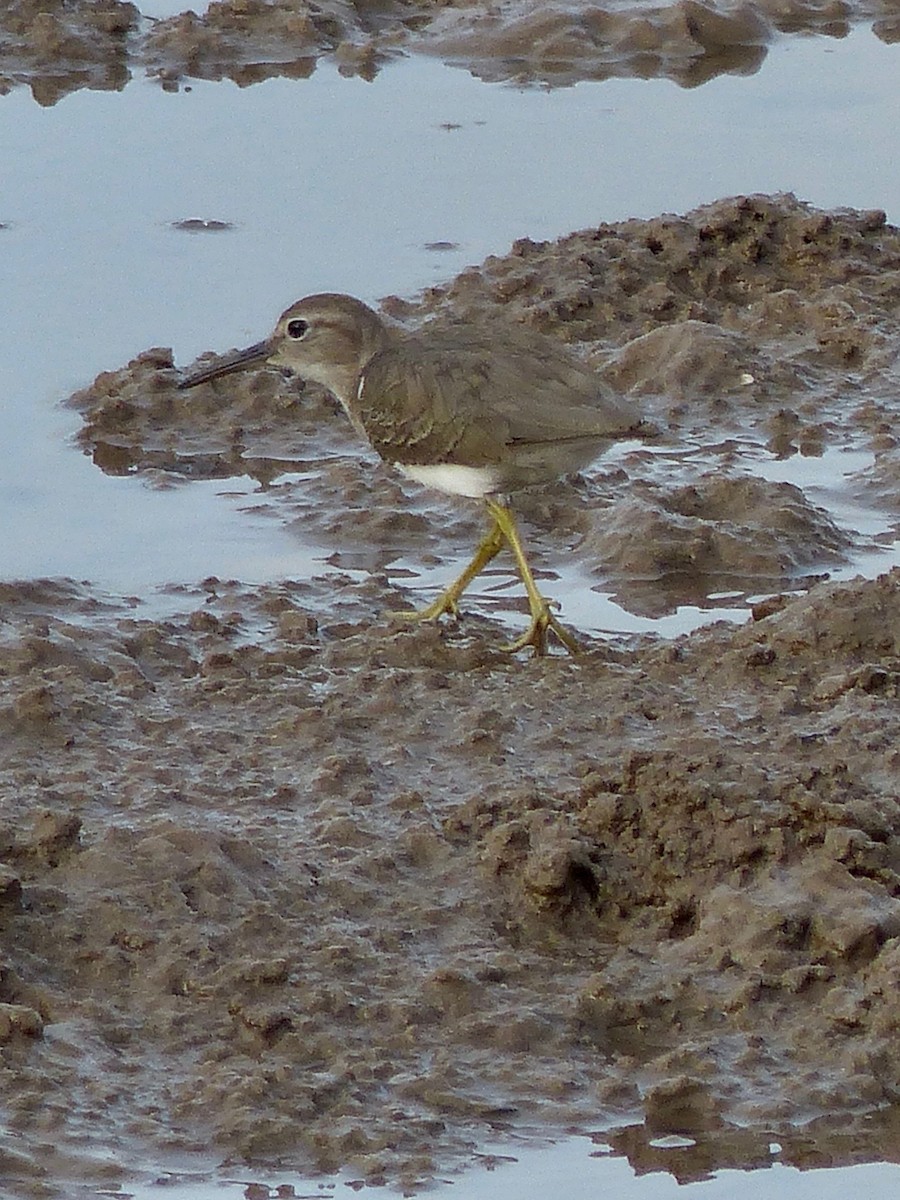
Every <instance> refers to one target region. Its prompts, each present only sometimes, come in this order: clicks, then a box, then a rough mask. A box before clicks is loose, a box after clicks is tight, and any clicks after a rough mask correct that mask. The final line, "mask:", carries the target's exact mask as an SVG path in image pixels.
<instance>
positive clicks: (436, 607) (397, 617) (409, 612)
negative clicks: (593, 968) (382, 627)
mask: <svg viewBox="0 0 900 1200" xmlns="http://www.w3.org/2000/svg"><path fill="white" fill-rule="evenodd" d="M445 615H446V616H448V617H453V619H454V620H455V621H458V620H459V605H458V604H457V602H456V597H455V596H452V595H451V594H450V593H449V592H443V593H442V594H441V595H440V596H438V598H437V600H434V601H432V603H431V604H429V605H426V607H425V608H409V609H402V610H400V611H394V612H388V613H385V616H386V617H387V618H388V620H389V621H404V622H407V623H409V624H412V623H414V622H415V623H418V622H421V621H437V620H439V619H440V618H441V617H443V616H445Z"/></svg>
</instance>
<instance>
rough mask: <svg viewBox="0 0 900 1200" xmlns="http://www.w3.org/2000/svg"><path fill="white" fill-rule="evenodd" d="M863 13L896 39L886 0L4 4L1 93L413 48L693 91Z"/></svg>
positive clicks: (240, 70)
mask: <svg viewBox="0 0 900 1200" xmlns="http://www.w3.org/2000/svg"><path fill="white" fill-rule="evenodd" d="M198 7H201V6H198ZM861 21H872V23H873V24H872V27H873V30H874V32H875V33H876V34H877V35H878V36H879V37H881V38H883V39H884V40H885V41H894V40H896V38H897V33H898V24H897V17H896V12H895V10H894V6H893V5H892V4H890V3H889V2H888V0H864V2H863V3H860V4H856V5H853V4H849V3H844V2H843V0H839V2H834V3H826V4H809V3H805V2H803V0H800V2H799V3H794V4H785V3H783V2H781V0H756V2H751V0H676V2H675V3H668V4H666V3H659V4H646V3H634V2H630V0H611V2H608V3H605V4H587V3H585V4H579V5H574V6H573V5H572V4H565V3H559V2H558V0H552V2H549V3H548V2H547V0H507V2H506V3H503V4H499V5H484V4H475V3H470V2H467V0H462V2H460V3H456V4H433V3H429V2H428V0H420V2H418V3H416V2H413V0H376V2H375V3H357V4H348V3H346V2H345V0H315V2H313V0H213V3H211V4H209V5H208V6H205V7H204V11H203V12H202V13H201V14H200V15H198V14H197V13H195V12H194V11H193V10H191V9H188V10H186V11H185V12H183V13H181V14H179V15H177V16H172V17H167V18H165V19H162V20H157V19H152V20H151V19H145V18H142V16H141V13H140V10H139V6H136V5H134V4H131V3H124V2H122V0H101V2H100V3H95V2H94V0H91V2H90V3H85V2H84V0H11V2H10V3H7V4H5V5H4V6H3V11H2V13H0V34H2V39H0V93H2V92H4V91H9V90H11V89H12V88H13V87H16V86H21V85H27V86H30V87H31V89H32V92H33V94H34V97H35V99H36V100H37V101H38V102H39V103H41V104H44V105H49V104H54V103H56V101H58V100H59V99H61V98H62V96H64V95H66V94H68V93H69V92H71V91H74V90H77V89H79V88H83V87H88V88H94V89H103V90H118V89H121V88H122V87H124V86H125V84H126V82H127V81H128V79H129V78H130V77H131V75H132V74H149V75H151V76H154V77H156V78H158V79H159V80H160V82H161V83H162V85H163V86H164V87H168V88H177V87H178V86H179V85H180V84H181V82H182V81H185V80H189V79H210V80H219V79H225V78H228V79H232V80H234V81H235V82H237V83H238V84H240V85H241V86H247V85H249V84H252V83H257V82H260V81H262V80H265V79H270V78H273V77H286V78H303V77H305V76H307V75H310V74H311V73H312V72H313V71H314V70H315V67H316V63H317V62H318V60H319V59H320V58H323V57H326V56H327V57H328V58H330V59H331V60H333V61H335V62H336V63H337V64H338V65H339V68H340V70H341V71H342V72H343V73H345V74H348V75H361V76H363V77H365V78H372V77H373V76H374V75H375V74H376V73H377V71H378V70H379V68H380V67H381V65H382V64H383V63H385V62H386V61H388V60H389V59H391V58H395V57H397V56H398V55H401V54H404V53H409V52H412V53H425V54H432V55H435V56H437V57H440V58H442V59H444V60H446V61H449V62H452V63H455V64H456V65H459V66H463V67H466V68H467V69H468V70H470V71H471V72H472V73H473V74H476V75H478V76H480V77H482V78H485V79H490V80H516V81H518V82H521V83H530V82H540V83H545V84H549V85H551V86H560V85H566V84H572V83H575V82H577V81H578V80H581V79H605V78H609V77H612V76H639V77H651V76H666V77H669V78H673V79H675V80H676V81H677V82H679V83H681V84H683V85H684V86H696V85H697V84H700V83H703V82H705V81H706V80H708V79H710V78H712V77H714V76H716V75H720V74H723V73H725V72H736V73H741V74H749V73H751V72H753V71H755V70H757V69H758V67H759V66H760V64H761V63H762V61H763V59H764V57H765V52H766V46H767V45H768V44H769V43H770V42H771V41H772V40H773V39H774V38H775V37H776V36H778V35H779V33H797V32H805V33H810V32H812V33H823V34H826V35H828V36H832V37H844V36H846V34H847V33H848V32H849V31H850V29H851V27H852V25H853V24H854V23H858V22H861Z"/></svg>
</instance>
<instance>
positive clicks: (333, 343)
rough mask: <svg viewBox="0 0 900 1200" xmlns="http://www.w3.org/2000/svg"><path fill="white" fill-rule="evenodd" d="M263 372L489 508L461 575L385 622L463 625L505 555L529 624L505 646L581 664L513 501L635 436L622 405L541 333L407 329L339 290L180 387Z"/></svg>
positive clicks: (409, 473)
mask: <svg viewBox="0 0 900 1200" xmlns="http://www.w3.org/2000/svg"><path fill="white" fill-rule="evenodd" d="M266 365H268V366H275V367H279V368H282V369H287V370H288V371H290V372H292V373H294V374H296V375H298V376H299V377H301V378H302V379H304V380H306V381H308V382H314V383H318V384H321V385H322V386H323V387H325V388H326V389H327V390H328V391H329V392H331V393H332V394H333V395H334V396H335V397H336V399H337V400H338V402H339V403H340V405H341V407H342V408H343V410H344V412H345V413H346V414H347V416H348V417H349V419H350V422H351V424H352V425H353V426H354V428H355V429H356V430H357V431H358V433H359V434H361V435H362V437H363V438H365V439H366V440H367V441H368V442H369V443H370V445H371V446H372V447H373V449H374V450H375V451H376V452H377V454H378V455H379V456H380V457H381V458H382V459H383V460H384V461H385V462H386V463H388V464H389V465H390V466H392V467H394V468H396V469H397V470H399V471H400V472H401V473H402V474H403V475H405V476H406V477H408V478H410V479H413V480H415V481H416V482H418V483H420V484H424V485H426V486H430V487H433V488H437V489H438V490H440V491H443V492H445V493H450V494H451V495H454V496H464V497H469V498H471V499H475V500H480V501H482V502H483V503H484V505H485V508H486V510H487V514H488V517H489V518H490V525H489V528H488V531H487V533H486V534H485V535H484V537H483V538H482V539H481V541H480V542H479V543H478V545H477V547H476V549H475V553H474V555H473V557H472V559H471V561H470V562H469V564H468V566H466V568H465V570H464V571H463V572H462V574H461V575H460V576H459V578H458V579H456V580H455V581H454V582H453V583H451V584H450V586H449V587H448V588H446V590H445V591H444V592H443V593H442V594H441V595H440V596H439V597H438V598H437V599H436V600H435V601H434V602H433V603H431V604H429V605H427V607H425V608H423V609H420V610H415V611H409V612H404V613H394V614H391V615H392V616H394V617H402V618H404V619H405V620H409V621H435V620H438V619H439V618H440V617H442V616H444V615H449V616H451V617H454V618H458V617H459V616H460V610H459V601H460V598H461V597H462V595H463V593H464V592H465V590H466V588H467V587H468V586H469V585H470V584H471V583H472V581H473V580H474V579H475V578H476V577H477V576H478V575H480V574H481V572H482V571H483V570H484V569H485V567H486V566H487V565H488V564H489V563H490V562H491V561H492V560H493V559H494V558H495V557H496V556H497V555H498V554H499V553H500V551H501V550H502V549H503V548H504V546H506V547H508V549H509V550H510V551H511V552H512V555H513V559H514V561H515V564H516V567H517V570H518V573H519V576H520V578H521V580H522V583H523V585H524V587H525V593H526V596H527V598H528V607H529V614H530V621H529V625H528V627H527V629H526V630H525V632H524V633H523V634H522V635H521V636H520V637H518V638H516V639H515V640H514V641H513V642H511V643H507V644H504V645H503V646H502V649H503V650H506V651H509V652H510V653H517V652H519V651H523V650H527V649H530V650H531V651H532V653H533V654H534V655H535V656H540V655H543V654H545V653H546V652H547V649H548V644H549V642H550V640H551V638H555V639H556V641H558V642H559V643H560V644H561V645H562V646H563V647H564V648H565V650H566V651H568V652H569V653H570V654H576V653H578V651H579V650H580V649H581V645H580V642H579V640H578V638H576V636H575V635H574V633H572V632H571V631H570V630H569V629H568V628H566V626H565V625H563V624H562V622H560V621H559V620H558V619H557V617H556V615H555V614H554V612H553V611H552V608H551V604H550V602H549V601H548V600H546V599H545V598H544V596H543V595H542V594H541V592H540V591H539V589H538V587H537V584H536V583H535V580H534V575H533V574H532V571H531V567H530V566H529V562H528V558H527V556H526V553H525V549H524V545H523V542H522V539H521V536H520V534H519V530H518V526H517V523H516V520H515V516H514V514H513V510H512V508H511V503H510V496H511V494H512V493H515V492H518V491H520V490H522V489H524V488H531V487H535V486H539V485H541V484H546V483H549V482H551V481H553V480H556V479H558V478H560V477H562V476H565V475H572V474H574V473H576V472H577V471H580V470H582V469H583V468H584V467H586V466H588V465H589V464H590V463H591V462H593V461H594V459H596V458H597V457H599V456H600V454H601V453H602V452H603V451H604V450H606V449H607V448H608V447H609V446H610V445H611V444H612V443H613V442H615V441H617V440H622V439H629V438H633V437H636V436H643V435H644V433H645V432H646V422H642V419H641V417H640V416H639V414H638V413H637V412H636V411H635V410H634V408H633V407H632V406H631V405H630V404H629V403H628V402H627V401H626V400H625V399H624V398H623V397H621V396H619V395H618V394H615V393H613V392H611V391H610V389H608V388H606V387H604V386H603V384H602V383H601V381H600V380H599V379H598V377H597V375H596V373H595V372H594V371H592V370H591V369H590V368H589V367H588V366H587V365H586V364H585V363H583V362H582V361H581V360H580V359H579V358H577V357H576V356H575V354H573V353H572V352H571V351H570V350H569V349H568V348H567V347H565V346H564V345H563V344H561V343H559V342H558V341H556V340H554V339H553V338H551V337H549V336H547V335H544V334H539V333H537V332H534V331H531V330H527V329H525V328H524V327H521V328H514V327H512V326H510V327H509V328H508V329H504V330H503V331H501V330H499V329H496V328H487V327H481V326H477V325H473V324H469V325H455V326H440V327H435V326H433V325H431V326H429V325H425V326H423V327H422V328H420V329H419V330H417V331H415V332H405V331H401V330H400V329H399V328H396V327H394V326H392V325H389V324H388V323H387V322H386V321H385V320H384V319H382V317H381V316H380V315H379V314H378V313H377V312H376V311H375V310H374V309H372V308H370V307H369V306H368V305H367V304H364V303H363V302H362V301H361V300H357V299H356V298H355V297H353V296H348V295H344V294H341V293H336V292H321V293H316V294H315V295H310V296H305V297H304V298H303V299H302V300H298V301H296V303H294V304H292V305H291V306H290V307H289V308H287V309H286V310H285V311H284V312H283V313H282V314H281V316H280V317H279V318H278V322H277V324H276V326H275V329H274V331H273V333H272V334H271V336H269V337H268V338H266V339H265V340H263V341H261V342H256V343H254V344H253V345H252V346H248V347H247V348H246V349H243V350H238V351H233V352H232V353H230V354H225V355H222V356H220V357H217V358H215V359H213V361H212V362H210V363H209V364H207V365H204V366H201V367H199V368H198V369H196V370H194V371H192V372H190V373H188V374H186V375H184V376H183V377H182V378H181V380H180V381H179V383H178V387H179V388H181V389H187V388H193V387H197V386H198V385H199V384H202V383H206V382H208V381H210V380H213V379H218V378H220V377H222V376H225V375H229V374H231V373H232V372H235V371H244V370H248V369H252V368H254V367H262V366H266Z"/></svg>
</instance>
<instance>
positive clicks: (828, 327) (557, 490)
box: [71, 196, 900, 615]
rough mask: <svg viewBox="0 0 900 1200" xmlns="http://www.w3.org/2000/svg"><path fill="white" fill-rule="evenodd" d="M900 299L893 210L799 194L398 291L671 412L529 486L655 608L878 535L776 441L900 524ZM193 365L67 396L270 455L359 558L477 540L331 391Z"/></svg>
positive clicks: (709, 211) (284, 505)
mask: <svg viewBox="0 0 900 1200" xmlns="http://www.w3.org/2000/svg"><path fill="white" fill-rule="evenodd" d="M898 306H900V233H898V231H897V230H896V229H895V228H894V227H892V226H890V225H888V224H886V222H885V219H884V214H882V213H859V212H852V211H846V210H842V211H836V212H822V211H819V210H816V209H814V208H812V207H810V206H809V205H807V204H804V203H802V202H800V201H798V200H797V199H796V198H795V197H793V196H750V197H737V198H732V199H728V200H723V201H719V202H717V203H716V204H713V205H708V206H705V207H703V208H700V209H697V210H695V211H693V212H690V213H688V214H686V215H684V216H674V215H671V216H662V217H658V218H655V219H652V220H644V221H626V222H621V223H618V224H614V225H602V226H600V227H598V228H597V229H592V230H587V231H583V232H581V233H577V234H573V235H571V236H569V237H566V238H563V239H561V240H560V241H557V242H552V243H545V244H536V243H533V242H529V241H522V242H519V243H517V244H516V245H515V246H514V247H513V249H512V251H511V252H510V254H508V255H507V256H505V257H502V258H492V259H489V260H488V261H487V262H486V263H485V264H484V265H483V266H481V267H478V268H471V269H469V270H467V271H465V272H463V274H461V275H460V276H458V277H457V278H456V279H455V280H454V281H452V282H451V283H450V284H448V285H446V286H445V287H441V288H435V289H431V290H430V291H428V292H427V293H426V294H425V295H424V296H423V297H422V298H421V299H420V300H418V301H416V302H409V301H403V300H400V299H397V298H392V299H390V300H388V301H386V302H385V307H386V310H387V311H388V312H389V313H391V314H392V315H393V316H394V317H395V318H396V319H398V320H401V321H405V322H407V323H408V324H419V323H421V322H423V321H424V320H425V319H426V318H429V319H436V320H438V321H441V322H447V321H462V322H471V323H473V324H476V325H481V326H484V325H487V324H490V325H491V326H492V327H499V325H498V323H499V322H501V321H507V322H513V323H515V324H517V325H518V326H520V327H521V326H525V327H526V328H528V327H533V328H536V329H539V330H541V331H542V332H545V333H549V334H551V335H553V336H555V337H559V338H561V339H563V340H567V341H569V342H570V343H571V344H572V345H573V348H575V349H576V350H578V351H579V352H580V353H582V354H584V355H585V356H587V357H588V358H589V359H590V361H592V362H593V363H594V364H595V365H596V367H597V369H598V371H599V372H600V373H601V374H602V375H603V376H604V377H605V378H606V379H607V380H608V382H609V383H610V384H611V385H612V386H613V387H614V388H615V389H616V390H617V391H619V392H622V393H623V394H625V395H627V396H629V397H630V398H631V399H632V400H633V401H634V404H635V406H636V407H637V408H638V409H640V410H641V411H642V412H644V413H646V414H647V415H648V416H649V417H651V418H652V419H654V420H656V421H657V423H658V424H659V425H660V426H661V427H662V429H663V435H662V436H661V437H659V438H657V439H655V440H653V441H651V442H648V443H646V444H644V445H640V444H629V445H628V446H627V447H624V448H622V449H620V450H618V451H617V452H616V453H614V454H611V455H608V456H606V458H604V459H601V461H600V462H599V463H598V464H597V465H596V466H595V467H594V468H593V469H592V470H591V471H590V472H588V473H587V474H586V475H585V476H584V477H582V478H580V479H578V480H576V481H575V482H574V483H572V482H566V483H560V484H559V485H557V486H555V487H551V488H547V489H544V490H543V491H540V492H536V493H534V494H533V495H523V496H521V497H520V498H517V505H518V507H519V508H520V509H521V510H522V513H523V515H524V516H525V518H526V521H527V522H528V525H529V527H530V528H531V529H534V528H536V529H537V530H539V531H540V538H539V539H538V540H536V541H535V550H536V553H537V557H538V564H539V566H541V567H542V568H543V569H547V570H551V571H552V570H553V567H554V564H555V563H560V562H562V561H571V560H572V558H573V557H575V558H577V559H578V560H580V563H581V564H582V566H583V568H584V570H585V571H586V572H589V573H591V574H593V575H594V576H595V577H596V578H597V580H598V582H602V586H604V587H607V588H609V589H611V590H614V592H615V595H616V599H617V600H618V601H619V602H620V603H621V604H623V605H624V606H626V607H627V608H629V609H631V610H632V611H635V612H640V613H643V614H649V615H659V614H662V613H664V612H667V611H671V610H672V609H673V608H675V607H676V606H677V605H679V604H685V603H690V604H699V605H707V604H708V603H710V601H709V600H708V597H709V596H710V595H714V594H720V593H722V592H725V591H730V592H732V593H734V594H735V595H736V596H739V595H740V594H741V593H744V594H745V595H747V596H753V595H758V594H760V593H761V592H765V591H767V590H778V589H781V588H784V587H788V586H794V587H799V586H806V585H807V584H808V583H809V582H810V581H811V579H814V578H816V577H820V576H821V574H822V572H823V571H827V570H829V569H833V568H834V567H835V566H836V565H842V564H847V563H848V562H851V561H852V559H853V556H854V555H855V554H857V553H858V552H859V551H860V550H861V549H863V548H865V547H867V546H870V545H871V541H870V539H868V538H864V537H862V536H861V535H859V534H858V533H857V532H856V531H855V530H854V528H853V526H852V521H851V519H850V518H843V519H838V518H836V516H835V515H834V512H833V511H829V510H828V509H827V508H826V507H825V506H824V505H823V502H827V501H828V499H829V498H828V496H827V495H822V496H820V497H816V495H815V494H812V493H811V494H809V495H807V494H805V493H804V492H803V491H802V490H801V489H799V488H797V487H795V486H793V485H792V484H790V483H788V482H773V481H768V480H766V479H765V477H764V472H762V474H763V477H760V470H761V469H760V465H759V464H760V463H762V462H765V461H766V460H768V461H771V460H772V458H773V456H774V457H775V459H791V458H794V459H798V458H800V457H806V458H810V459H812V460H815V459H817V458H820V457H821V456H822V455H823V454H825V453H834V454H837V455H840V454H841V453H842V452H844V451H849V450H853V451H859V452H860V457H859V458H858V459H856V460H854V461H855V462H856V463H857V465H858V468H859V469H858V470H857V471H856V473H855V474H854V475H853V477H852V479H850V480H848V481H846V482H845V481H843V480H842V479H841V471H840V463H838V465H837V467H836V470H835V493H834V497H832V500H833V501H834V503H835V504H838V505H839V504H840V503H842V502H843V503H845V504H846V503H849V502H853V503H856V504H860V505H862V506H864V507H867V508H869V509H871V510H875V511H877V512H878V513H880V514H881V520H882V521H883V525H884V529H885V536H886V537H889V536H891V535H890V530H891V529H893V528H894V527H895V526H896V523H897V499H896V498H897V495H898V494H900V455H898V447H897V439H896V434H895V430H896V423H897V416H898V411H897V410H898V400H897V396H898V394H900V379H898V370H897V358H896V350H895V347H896V339H897V333H898ZM262 332H263V331H262V330H261V331H260V333H262ZM220 349H223V350H224V349H225V347H221V348H220ZM178 378H179V375H178V373H177V371H176V369H175V367H174V365H173V362H172V357H171V353H170V352H169V351H168V350H165V349H158V350H152V351H148V352H146V353H144V354H142V355H140V356H139V357H138V358H137V359H135V360H134V361H133V362H131V363H129V364H128V365H127V366H126V367H124V368H121V369H119V370H117V371H110V372H106V373H104V374H103V375H101V376H99V377H98V379H97V380H95V381H94V383H93V384H92V385H91V386H90V387H88V388H86V389H84V390H83V391H81V392H79V393H76V394H75V395H74V396H73V397H72V398H71V403H72V404H73V405H74V406H75V407H76V408H77V409H78V410H79V412H80V413H81V414H82V416H83V420H84V428H83V430H82V432H81V435H80V441H81V444H82V445H83V447H84V448H85V450H86V451H88V452H90V453H91V454H92V455H93V457H94V460H95V462H96V463H97V464H98V466H100V467H101V468H102V469H104V470H106V471H108V472H111V473H126V472H134V471H140V472H143V473H144V474H145V475H147V477H148V478H152V479H154V480H156V481H165V480H171V479H175V478H184V477H188V478H191V477H197V476H200V477H226V476H229V475H236V474H247V475H250V476H251V477H253V478H255V479H257V480H258V481H259V483H260V485H261V489H262V495H263V496H264V497H265V503H266V505H267V507H268V511H270V512H271V513H272V515H273V516H275V517H278V518H279V519H281V520H283V521H287V522H290V523H292V524H293V525H294V526H295V527H296V529H297V530H298V533H299V534H300V536H302V538H303V539H304V540H305V542H306V543H307V544H309V543H313V544H316V545H319V546H321V547H323V555H324V554H328V553H331V554H332V555H333V561H335V562H336V563H339V564H340V563H343V564H344V565H346V566H350V565H357V566H363V567H366V568H368V569H371V570H381V569H384V568H386V567H387V566H388V565H389V564H390V563H391V562H392V561H394V560H396V559H397V558H398V557H399V556H401V555H403V556H406V557H407V558H408V559H409V560H410V561H413V562H423V561H432V562H434V561H440V560H441V558H442V557H445V556H448V555H451V556H452V557H453V558H454V559H458V558H461V557H464V556H465V555H467V554H468V553H469V551H470V549H471V546H472V543H473V539H474V538H475V537H476V536H477V533H478V530H479V528H480V522H481V517H480V514H479V513H478V511H477V509H476V508H475V507H474V506H472V505H470V504H453V503H452V502H450V501H442V500H441V499H439V498H435V496H434V495H433V494H432V493H428V492H423V491H421V490H416V489H415V487H414V486H413V485H405V484H404V485H401V483H400V481H399V480H398V479H397V478H396V476H395V475H394V474H393V473H391V472H390V471H389V470H388V469H386V468H385V467H383V466H382V465H381V464H380V463H379V462H378V461H377V460H376V458H375V457H374V455H372V454H371V453H369V452H368V450H367V448H366V447H365V446H364V445H362V444H361V443H360V441H359V438H358V437H357V435H356V434H355V433H354V432H353V430H352V429H351V428H350V426H349V423H348V422H347V420H346V418H345V416H344V415H343V413H342V412H341V411H340V409H339V407H338V406H337V405H336V404H335V403H334V402H333V401H331V400H330V399H329V398H328V397H326V396H323V395H322V394H320V393H317V392H316V391H315V389H308V390H306V391H304V389H303V388H302V386H301V385H300V384H298V383H296V382H292V381H290V380H285V379H283V378H282V377H281V376H280V375H279V374H278V373H277V372H272V371H263V372H258V373H256V374H253V375H250V376H243V377H242V376H230V377H228V378H227V379H225V380H221V381H219V382H218V383H216V384H215V385H208V386H206V387H204V388H198V389H195V390H192V391H191V392H189V393H184V392H178V391H177V390H176V384H177V380H178ZM289 473H293V474H294V475H299V476H300V478H299V480H297V479H292V478H288V477H285V476H286V475H288V474H289ZM823 474H825V473H824V472H823ZM838 485H840V486H838ZM826 490H827V489H826ZM841 497H843V500H841ZM832 507H833V506H832Z"/></svg>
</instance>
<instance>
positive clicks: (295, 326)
mask: <svg viewBox="0 0 900 1200" xmlns="http://www.w3.org/2000/svg"><path fill="white" fill-rule="evenodd" d="M307 329H309V322H308V321H303V320H301V318H300V317H294V319H293V321H288V323H287V335H288V337H289V338H293V339H294V340H295V341H299V340H300V338H302V337H305V335H306V331H307Z"/></svg>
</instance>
